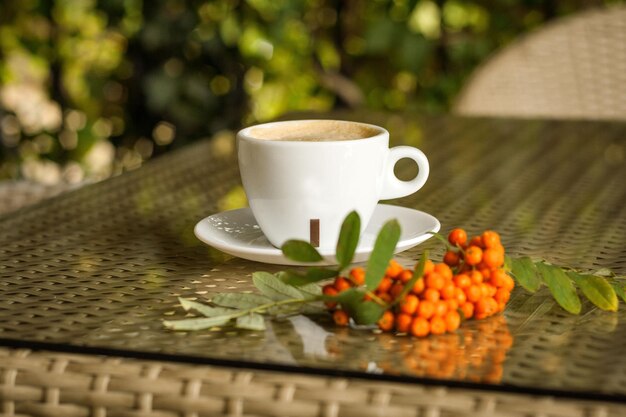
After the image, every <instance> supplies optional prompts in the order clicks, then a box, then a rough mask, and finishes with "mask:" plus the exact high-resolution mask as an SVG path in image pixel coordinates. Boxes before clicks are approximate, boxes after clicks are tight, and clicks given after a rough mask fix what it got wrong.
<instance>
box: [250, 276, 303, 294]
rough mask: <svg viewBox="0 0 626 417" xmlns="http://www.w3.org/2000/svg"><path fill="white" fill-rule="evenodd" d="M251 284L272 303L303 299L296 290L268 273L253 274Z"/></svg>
mask: <svg viewBox="0 0 626 417" xmlns="http://www.w3.org/2000/svg"><path fill="white" fill-rule="evenodd" d="M252 282H253V283H254V286H255V287H257V288H258V289H259V291H261V293H262V294H263V295H265V296H266V297H269V298H270V299H272V300H274V301H280V300H288V299H303V298H305V297H304V295H303V294H302V293H301V292H300V291H298V289H297V288H295V287H292V286H291V285H288V284H285V283H284V282H282V281H281V280H280V279H279V278H278V277H276V276H275V275H272V274H270V273H268V272H255V273H253V274H252Z"/></svg>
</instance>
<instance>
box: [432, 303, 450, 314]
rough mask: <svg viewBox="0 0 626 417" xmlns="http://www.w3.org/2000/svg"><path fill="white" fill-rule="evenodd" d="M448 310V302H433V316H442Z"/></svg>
mask: <svg viewBox="0 0 626 417" xmlns="http://www.w3.org/2000/svg"><path fill="white" fill-rule="evenodd" d="M447 312H448V303H447V302H446V301H444V300H439V301H436V302H435V313H434V315H435V316H441V317H443V316H444V315H445V314H446V313H447Z"/></svg>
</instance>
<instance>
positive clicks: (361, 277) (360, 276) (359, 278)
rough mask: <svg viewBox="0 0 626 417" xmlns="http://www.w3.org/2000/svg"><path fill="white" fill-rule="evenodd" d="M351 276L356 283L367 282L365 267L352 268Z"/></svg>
mask: <svg viewBox="0 0 626 417" xmlns="http://www.w3.org/2000/svg"><path fill="white" fill-rule="evenodd" d="M350 278H351V279H352V282H354V283H355V284H356V285H363V284H365V269H363V268H361V267H360V266H358V267H356V268H352V269H351V270H350Z"/></svg>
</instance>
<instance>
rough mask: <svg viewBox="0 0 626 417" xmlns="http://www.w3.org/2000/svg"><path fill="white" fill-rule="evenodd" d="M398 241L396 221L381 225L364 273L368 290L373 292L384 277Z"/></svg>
mask: <svg viewBox="0 0 626 417" xmlns="http://www.w3.org/2000/svg"><path fill="white" fill-rule="evenodd" d="M399 239H400V224H399V223H398V221H397V220H395V219H394V220H389V221H388V222H387V223H385V224H384V225H383V227H382V228H381V229H380V232H379V233H378V236H377V237H376V243H375V244H374V250H373V251H372V253H371V254H370V259H369V260H368V262H367V272H366V273H365V286H366V287H367V289H369V290H372V291H373V290H375V289H376V287H378V284H380V281H381V280H382V279H383V276H385V271H386V270H387V266H388V265H389V261H390V260H391V258H392V257H393V253H394V251H395V249H396V245H397V244H398V240H399Z"/></svg>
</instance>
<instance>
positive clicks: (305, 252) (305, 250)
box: [280, 240, 324, 262]
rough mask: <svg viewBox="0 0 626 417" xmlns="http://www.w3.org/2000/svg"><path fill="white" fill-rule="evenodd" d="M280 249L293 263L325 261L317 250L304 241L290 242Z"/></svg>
mask: <svg viewBox="0 0 626 417" xmlns="http://www.w3.org/2000/svg"><path fill="white" fill-rule="evenodd" d="M280 249H281V250H282V251H283V254H284V255H285V256H286V257H287V258H289V259H291V260H293V261H298V262H319V261H321V260H323V259H324V258H322V255H320V254H319V252H318V251H317V249H315V248H314V247H313V246H311V244H310V243H309V242H305V241H304V240H288V241H287V242H285V243H284V244H283V246H282V247H281V248H280Z"/></svg>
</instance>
